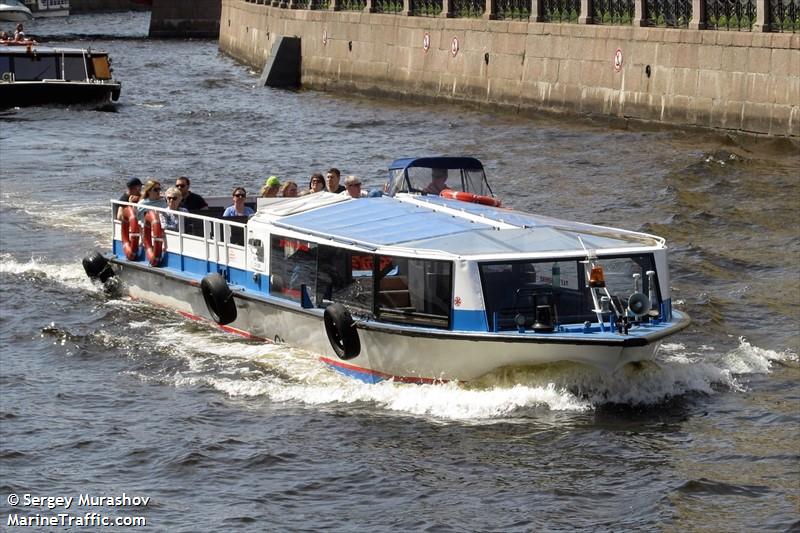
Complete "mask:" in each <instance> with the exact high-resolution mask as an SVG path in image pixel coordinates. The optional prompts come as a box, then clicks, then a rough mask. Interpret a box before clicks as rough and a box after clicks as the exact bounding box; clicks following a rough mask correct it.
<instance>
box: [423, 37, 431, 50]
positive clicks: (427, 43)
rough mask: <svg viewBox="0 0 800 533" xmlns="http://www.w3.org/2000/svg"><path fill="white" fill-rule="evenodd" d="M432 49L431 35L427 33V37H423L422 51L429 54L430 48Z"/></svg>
mask: <svg viewBox="0 0 800 533" xmlns="http://www.w3.org/2000/svg"><path fill="white" fill-rule="evenodd" d="M430 47H431V34H430V33H425V35H424V36H423V37H422V49H423V50H425V51H426V52H427V51H428V48H430Z"/></svg>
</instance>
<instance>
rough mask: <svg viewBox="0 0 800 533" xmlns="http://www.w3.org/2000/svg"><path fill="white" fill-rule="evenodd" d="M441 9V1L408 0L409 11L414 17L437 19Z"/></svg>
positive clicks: (442, 7)
mask: <svg viewBox="0 0 800 533" xmlns="http://www.w3.org/2000/svg"><path fill="white" fill-rule="evenodd" d="M442 9H444V6H443V5H442V0H410V5H409V10H410V11H411V14H412V15H414V16H415V17H438V16H439V15H441V14H442Z"/></svg>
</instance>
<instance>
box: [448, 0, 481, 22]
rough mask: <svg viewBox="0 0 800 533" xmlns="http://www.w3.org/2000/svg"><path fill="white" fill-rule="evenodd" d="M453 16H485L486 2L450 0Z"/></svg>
mask: <svg viewBox="0 0 800 533" xmlns="http://www.w3.org/2000/svg"><path fill="white" fill-rule="evenodd" d="M450 8H451V10H452V12H453V16H456V17H459V18H478V17H482V16H483V11H484V10H485V9H486V2H484V1H483V0H450Z"/></svg>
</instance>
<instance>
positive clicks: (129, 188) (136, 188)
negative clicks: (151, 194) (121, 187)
mask: <svg viewBox="0 0 800 533" xmlns="http://www.w3.org/2000/svg"><path fill="white" fill-rule="evenodd" d="M132 196H135V197H136V199H135V200H133V199H131V197H132ZM141 196H142V180H140V179H139V178H131V179H129V180H128V182H127V183H126V184H125V192H124V193H123V194H122V196H120V197H119V201H120V202H132V203H136V202H138V201H139V198H140V197H141ZM124 209H125V206H124V205H120V206H117V214H116V217H117V218H120V216H121V215H122V211H123V210H124Z"/></svg>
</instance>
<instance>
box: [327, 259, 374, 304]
mask: <svg viewBox="0 0 800 533" xmlns="http://www.w3.org/2000/svg"><path fill="white" fill-rule="evenodd" d="M372 258H373V256H372V255H371V254H361V253H358V252H353V251H352V250H344V249H342V248H335V247H333V246H324V245H320V247H319V255H318V269H317V293H316V304H317V306H318V307H323V306H324V305H325V303H326V300H327V301H331V302H338V303H341V304H343V305H345V306H347V307H348V308H351V309H355V310H358V311H360V312H362V313H365V314H370V313H372V304H373V296H372V292H373V291H372V287H373V278H372V273H373V268H372V265H373V262H372Z"/></svg>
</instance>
